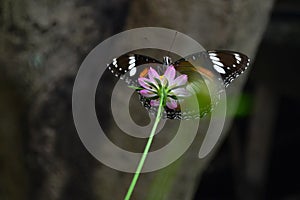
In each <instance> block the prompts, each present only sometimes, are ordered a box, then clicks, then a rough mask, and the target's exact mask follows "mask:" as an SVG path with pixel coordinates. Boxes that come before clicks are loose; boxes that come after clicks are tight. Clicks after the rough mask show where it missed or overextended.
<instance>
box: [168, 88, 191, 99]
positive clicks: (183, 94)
mask: <svg viewBox="0 0 300 200" xmlns="http://www.w3.org/2000/svg"><path fill="white" fill-rule="evenodd" d="M172 93H173V94H174V95H175V96H178V97H186V96H190V93H189V92H188V91H187V90H186V89H185V88H176V89H174V90H172Z"/></svg>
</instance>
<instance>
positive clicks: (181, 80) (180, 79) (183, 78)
mask: <svg viewBox="0 0 300 200" xmlns="http://www.w3.org/2000/svg"><path fill="white" fill-rule="evenodd" d="M187 79H188V78H187V75H186V74H183V75H180V76H178V77H177V78H176V79H175V80H174V82H173V84H174V85H176V86H180V85H184V84H186V82H187Z"/></svg>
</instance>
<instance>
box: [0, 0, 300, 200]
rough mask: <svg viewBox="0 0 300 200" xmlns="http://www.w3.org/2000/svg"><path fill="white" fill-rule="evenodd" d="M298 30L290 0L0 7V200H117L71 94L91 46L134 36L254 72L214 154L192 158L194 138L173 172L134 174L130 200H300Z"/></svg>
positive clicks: (126, 0)
mask: <svg viewBox="0 0 300 200" xmlns="http://www.w3.org/2000/svg"><path fill="white" fill-rule="evenodd" d="M299 25H300V2H299V1H297V0H277V1H274V0H262V1H261V0H232V1H225V0H219V1H216V0H200V1H199V0H172V1H171V0H153V1H147V0H110V1H109V0H86V1H84V0H70V1H62V0H52V1H50V0H41V1H37V0H27V1H22V0H1V1H0V28H1V29H0V89H1V90H0V91H1V93H0V95H1V96H0V200H27V199H30V200H56V199H57V200H65V199H74V200H76V199H78V200H79V199H80V200H82V199H84V200H100V199H101V200H102V199H103V200H106V199H107V200H114V199H123V197H124V195H125V193H126V190H127V188H128V186H129V184H130V181H131V178H132V174H127V173H123V172H118V171H116V170H113V169H111V168H108V167H106V166H105V165H102V164H101V163H100V162H98V161H97V160H96V159H94V158H93V157H92V156H91V155H90V154H89V153H88V152H87V150H86V149H85V147H84V146H83V145H82V143H81V141H80V139H79V137H78V135H77V133H76V130H75V126H74V123H73V118H72V107H71V95H72V87H73V83H74V80H75V76H76V73H77V71H78V69H79V66H80V64H81V62H82V61H83V59H84V58H85V56H86V55H87V54H88V53H89V52H90V51H91V50H92V49H93V48H94V47H95V46H96V45H97V44H99V43H100V42H102V41H103V40H105V39H106V38H108V37H110V36H112V35H114V34H116V33H119V32H121V31H123V30H127V29H131V28H136V27H143V26H156V27H166V28H171V29H175V30H178V31H180V32H182V33H184V34H187V35H189V36H191V37H192V38H194V39H195V40H197V41H198V42H199V43H200V44H202V45H203V46H204V47H205V48H206V49H208V50H211V49H230V50H235V51H239V52H243V53H245V54H246V55H248V56H249V57H250V58H251V59H252V64H251V67H250V69H249V70H248V71H247V73H246V74H245V75H243V76H242V77H241V78H239V79H238V80H237V81H235V82H234V83H233V84H232V85H231V86H230V88H228V91H227V95H228V107H229V112H228V119H227V121H226V125H225V128H224V132H223V134H222V138H221V141H220V142H219V143H218V145H217V147H216V148H215V149H214V151H213V152H212V153H211V154H209V156H208V157H206V158H205V159H198V158H197V153H198V150H199V147H200V145H201V143H202V139H203V136H199V138H197V139H196V140H195V142H194V144H193V145H192V146H191V147H190V148H189V150H188V151H187V152H186V153H185V154H184V155H183V156H182V157H181V158H180V159H179V160H178V161H176V162H174V163H173V164H172V165H170V166H168V167H166V168H164V169H162V170H159V171H156V172H151V173H147V174H142V175H141V177H140V179H139V181H138V184H137V187H136V189H135V191H134V194H133V197H132V199H138V200H139V199H149V200H156V199H158V200H159V199H172V200H177V199H178V200H183V199H185V200H198V199H205V200H207V199H208V200H214V199H216V200H218V199H236V200H240V199H241V200H244V199H245V200H248V199H249V200H260V199H272V200H273V199H279V200H300V183H299V179H300V172H299V168H300V164H299V162H298V159H297V158H298V157H299V155H298V152H299V150H298V147H299V145H300V135H299V130H298V123H299V122H298V120H299V116H298V114H299V113H300V104H299V98H300V96H299V91H298V85H299V84H298V83H297V79H298V74H297V72H299V70H298V67H299V62H298V59H297V57H298V54H299V52H300V37H299V36H300V26H299ZM98 99H101V98H98ZM98 104H99V105H98V108H99V110H98V112H102V109H101V105H102V104H101V102H98ZM103 112H104V114H105V112H108V111H103ZM104 126H107V127H108V128H109V127H111V128H112V123H111V122H110V121H109V120H108V121H107V123H105V124H104ZM112 130H113V129H112ZM297 130H298V131H297ZM199 132H201V131H199ZM200 135H201V134H200ZM127 145H128V146H130V147H131V148H133V147H135V141H129V142H127ZM139 146H140V147H143V143H141V144H139Z"/></svg>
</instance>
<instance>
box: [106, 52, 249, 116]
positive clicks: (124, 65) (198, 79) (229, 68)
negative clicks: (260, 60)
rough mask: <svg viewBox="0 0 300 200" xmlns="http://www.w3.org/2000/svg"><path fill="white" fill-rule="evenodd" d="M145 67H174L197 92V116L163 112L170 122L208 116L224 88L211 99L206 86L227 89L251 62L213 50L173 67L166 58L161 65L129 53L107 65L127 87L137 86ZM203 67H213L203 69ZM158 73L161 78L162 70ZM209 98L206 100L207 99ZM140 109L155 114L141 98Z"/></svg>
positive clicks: (189, 113) (240, 54) (237, 53)
mask: <svg viewBox="0 0 300 200" xmlns="http://www.w3.org/2000/svg"><path fill="white" fill-rule="evenodd" d="M148 64H152V65H153V64H160V65H163V66H169V65H171V64H172V65H174V67H175V69H176V70H177V71H178V72H180V73H182V74H187V75H188V82H189V84H190V85H191V86H192V88H193V89H194V90H196V91H197V95H198V96H197V97H198V98H199V99H200V100H201V103H199V109H200V113H199V112H193V111H192V110H191V111H188V112H184V113H183V112H182V111H181V110H180V108H178V109H176V110H170V109H168V108H165V113H164V116H165V117H167V118H170V119H190V118H195V117H203V116H204V115H206V114H207V113H209V112H211V111H212V109H213V108H214V106H215V105H216V104H217V103H218V98H219V93H221V92H223V89H222V88H223V87H221V86H220V87H219V89H217V90H216V92H215V94H214V95H213V98H214V99H211V98H210V96H211V95H209V91H208V90H207V86H206V84H207V82H214V81H215V80H219V81H220V83H221V84H222V86H224V87H227V86H228V85H229V84H230V83H231V82H232V81H233V80H234V79H235V78H237V77H238V76H239V75H240V74H242V73H243V72H244V71H245V70H246V69H247V67H248V66H249V64H250V59H249V58H248V57H247V56H246V55H244V54H242V53H239V52H234V51H227V50H213V51H207V52H200V53H196V54H192V55H190V56H187V57H185V58H181V59H179V60H177V61H175V62H174V63H172V61H171V58H170V57H168V56H165V57H164V58H163V61H159V60H157V59H154V58H151V57H149V56H145V55H141V54H135V53H128V54H124V55H122V56H120V57H118V58H114V59H113V61H112V63H110V64H107V66H108V70H110V71H111V72H112V73H113V74H114V75H115V76H116V77H118V78H120V79H124V80H125V81H126V82H127V83H128V84H129V85H135V86H138V83H137V79H138V78H139V77H141V76H146V75H147V70H148V69H149V68H147V67H146V68H145V67H139V66H143V65H148ZM203 66H212V67H211V68H205V67H203ZM160 69H161V74H162V73H163V71H164V69H165V68H158V71H160ZM208 97H209V98H208ZM140 100H141V102H142V103H143V105H144V106H145V107H146V108H147V109H148V110H149V111H150V112H152V113H155V112H156V109H157V108H156V107H151V106H150V103H149V102H150V101H149V100H148V99H146V98H144V97H143V96H141V95H140Z"/></svg>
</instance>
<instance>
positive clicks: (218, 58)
mask: <svg viewBox="0 0 300 200" xmlns="http://www.w3.org/2000/svg"><path fill="white" fill-rule="evenodd" d="M208 55H209V58H210V60H211V61H212V64H213V68H214V69H215V70H216V71H217V72H218V73H220V75H221V77H222V78H223V82H224V86H225V87H227V86H228V85H229V84H230V83H231V82H232V81H233V80H234V79H235V78H237V77H238V76H239V75H240V74H242V73H243V72H244V71H245V70H246V69H247V67H248V66H249V64H250V59H249V58H248V57H247V56H246V55H244V54H242V53H239V52H234V51H227V50H215V51H208Z"/></svg>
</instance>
